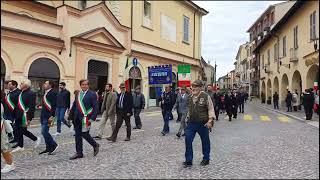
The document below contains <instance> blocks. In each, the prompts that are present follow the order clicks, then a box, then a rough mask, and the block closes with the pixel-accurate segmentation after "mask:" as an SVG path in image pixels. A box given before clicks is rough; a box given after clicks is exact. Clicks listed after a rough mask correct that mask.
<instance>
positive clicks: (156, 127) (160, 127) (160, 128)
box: [153, 126, 163, 129]
mask: <svg viewBox="0 0 320 180" xmlns="http://www.w3.org/2000/svg"><path fill="white" fill-rule="evenodd" d="M161 128H163V127H162V126H159V127H155V128H153V129H161Z"/></svg>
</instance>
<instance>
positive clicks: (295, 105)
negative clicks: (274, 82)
mask: <svg viewBox="0 0 320 180" xmlns="http://www.w3.org/2000/svg"><path fill="white" fill-rule="evenodd" d="M285 105H286V108H287V112H293V111H294V112H297V111H300V110H302V107H303V109H304V112H305V115H306V120H311V119H312V115H313V112H315V113H317V114H318V115H319V90H313V89H312V88H311V89H305V91H304V92H302V93H301V94H300V95H299V93H298V90H295V91H294V92H293V93H291V92H290V91H289V90H288V91H287V95H286V98H285ZM273 106H274V109H279V94H278V93H277V92H275V93H274V94H273Z"/></svg>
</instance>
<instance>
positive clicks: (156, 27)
mask: <svg viewBox="0 0 320 180" xmlns="http://www.w3.org/2000/svg"><path fill="white" fill-rule="evenodd" d="M133 6H134V12H133V17H135V18H134V19H133V39H134V40H138V41H142V42H144V43H147V44H151V45H154V46H157V47H160V48H163V49H166V50H171V51H174V52H177V53H181V54H184V55H187V56H189V57H193V36H194V13H193V11H192V10H191V9H190V8H189V7H187V6H184V5H183V4H182V3H181V2H177V1H151V6H152V7H151V9H152V10H151V11H152V17H151V21H152V28H151V29H149V28H145V27H143V26H142V25H143V1H135V2H134V3H133ZM161 13H163V14H164V15H166V16H168V17H170V18H171V19H172V20H174V21H175V22H176V42H172V41H169V40H166V39H163V38H162V37H161V22H160V18H161ZM183 15H185V16H187V17H189V28H190V29H189V44H186V43H183V42H182V40H183ZM196 26H199V25H196ZM196 36H197V35H196Z"/></svg>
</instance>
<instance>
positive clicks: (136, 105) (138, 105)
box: [132, 86, 146, 129]
mask: <svg viewBox="0 0 320 180" xmlns="http://www.w3.org/2000/svg"><path fill="white" fill-rule="evenodd" d="M132 97H133V115H134V120H135V124H136V127H134V128H133V129H141V127H142V123H141V118H140V113H141V111H142V109H144V106H145V105H146V101H145V98H144V95H143V94H142V93H141V87H140V86H137V87H136V88H135V91H134V93H133V94H132Z"/></svg>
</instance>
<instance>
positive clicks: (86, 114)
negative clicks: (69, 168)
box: [69, 79, 100, 160]
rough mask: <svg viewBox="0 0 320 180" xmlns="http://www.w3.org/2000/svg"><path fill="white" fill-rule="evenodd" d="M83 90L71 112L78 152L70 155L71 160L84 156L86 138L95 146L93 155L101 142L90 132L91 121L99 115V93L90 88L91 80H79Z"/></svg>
mask: <svg viewBox="0 0 320 180" xmlns="http://www.w3.org/2000/svg"><path fill="white" fill-rule="evenodd" d="M79 84H80V87H81V90H80V91H79V93H78V95H77V96H76V97H75V100H74V102H73V105H72V108H71V110H70V113H71V114H72V116H73V125H74V130H75V141H76V153H75V154H74V155H73V156H72V157H70V158H69V159H70V160H74V159H78V158H83V144H82V138H84V139H85V140H86V141H87V142H88V143H89V144H90V145H91V146H92V147H93V156H96V155H97V154H98V153H99V146H100V145H99V144H98V143H97V142H96V141H95V140H94V139H93V138H92V137H91V135H90V134H89V131H90V127H91V123H92V122H93V121H95V120H96V118H97V115H98V111H99V108H98V106H99V105H98V101H97V95H96V93H95V92H94V91H91V90H89V80H87V79H82V80H80V82H79Z"/></svg>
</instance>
